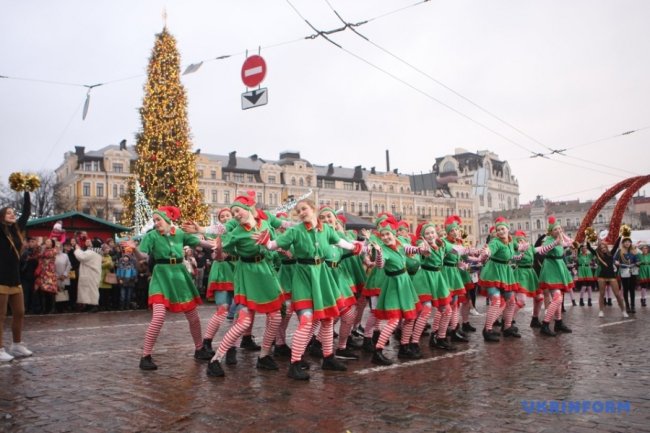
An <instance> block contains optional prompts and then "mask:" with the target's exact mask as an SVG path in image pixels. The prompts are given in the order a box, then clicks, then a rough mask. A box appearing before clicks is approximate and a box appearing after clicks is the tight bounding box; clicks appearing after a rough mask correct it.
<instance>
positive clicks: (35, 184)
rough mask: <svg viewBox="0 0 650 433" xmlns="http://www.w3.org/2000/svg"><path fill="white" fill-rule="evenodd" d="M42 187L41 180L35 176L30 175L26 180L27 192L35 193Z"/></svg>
mask: <svg viewBox="0 0 650 433" xmlns="http://www.w3.org/2000/svg"><path fill="white" fill-rule="evenodd" d="M40 186H41V179H39V177H38V176H36V175H35V174H30V175H29V176H27V177H26V178H25V189H26V190H27V191H30V192H32V191H34V190H36V189H38V188H39V187H40Z"/></svg>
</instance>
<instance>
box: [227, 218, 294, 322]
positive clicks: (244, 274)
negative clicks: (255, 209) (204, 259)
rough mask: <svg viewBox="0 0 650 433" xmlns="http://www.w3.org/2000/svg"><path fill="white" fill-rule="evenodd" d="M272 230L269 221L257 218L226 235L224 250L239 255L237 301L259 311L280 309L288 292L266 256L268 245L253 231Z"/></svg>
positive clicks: (235, 280)
mask: <svg viewBox="0 0 650 433" xmlns="http://www.w3.org/2000/svg"><path fill="white" fill-rule="evenodd" d="M265 230H269V232H270V231H271V230H270V226H269V223H268V221H266V220H259V219H256V220H255V226H254V227H251V226H250V225H248V224H238V225H237V226H235V228H234V229H232V230H231V231H228V232H227V233H225V234H223V235H222V239H223V250H224V251H225V252H227V253H228V254H231V255H236V256H238V257H239V261H238V262H237V265H236V266H235V272H234V275H233V283H234V286H235V303H236V304H240V305H244V306H246V307H247V308H248V309H249V310H252V311H256V312H259V313H263V314H266V313H271V312H273V311H279V310H280V308H281V307H282V302H283V300H284V295H283V293H282V289H281V288H280V282H279V280H278V276H277V273H276V272H275V269H273V267H272V265H271V263H270V262H269V261H268V260H267V258H266V249H264V248H263V247H261V246H260V245H258V244H257V243H256V241H255V239H253V237H252V235H253V234H254V233H257V232H261V231H265Z"/></svg>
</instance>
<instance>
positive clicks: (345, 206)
mask: <svg viewBox="0 0 650 433" xmlns="http://www.w3.org/2000/svg"><path fill="white" fill-rule="evenodd" d="M347 211H348V202H347V201H344V202H343V212H347Z"/></svg>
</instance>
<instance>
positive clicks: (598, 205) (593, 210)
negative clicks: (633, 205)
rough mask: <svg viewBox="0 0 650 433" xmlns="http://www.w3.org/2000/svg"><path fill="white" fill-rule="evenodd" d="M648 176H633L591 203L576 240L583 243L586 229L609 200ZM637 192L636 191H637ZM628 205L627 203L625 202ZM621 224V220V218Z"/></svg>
mask: <svg viewBox="0 0 650 433" xmlns="http://www.w3.org/2000/svg"><path fill="white" fill-rule="evenodd" d="M644 177H646V176H635V177H631V178H629V179H625V180H622V181H620V182H619V183H617V184H616V185H614V186H613V187H611V188H610V189H608V190H607V191H605V192H604V193H603V195H601V196H600V197H599V198H598V200H596V201H595V202H594V204H592V205H591V207H590V208H589V211H588V212H587V214H586V215H585V217H584V218H583V219H582V224H580V228H579V229H578V233H576V237H575V240H576V242H578V243H582V242H584V240H585V230H586V229H587V227H590V226H591V224H592V223H593V221H594V219H595V218H596V215H598V212H600V210H601V209H602V208H603V207H604V206H605V205H606V204H607V202H609V201H610V200H611V199H612V198H614V196H616V194H618V193H619V192H621V191H623V190H624V189H626V188H628V187H630V186H631V185H633V184H634V183H635V182H636V181H637V180H639V179H641V178H644ZM635 192H636V191H635ZM628 201H629V199H628ZM625 206H627V203H626V204H625ZM623 209H625V207H623ZM619 225H620V220H619ZM616 234H618V228H617V229H616Z"/></svg>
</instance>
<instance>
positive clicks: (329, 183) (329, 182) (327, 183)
mask: <svg viewBox="0 0 650 433" xmlns="http://www.w3.org/2000/svg"><path fill="white" fill-rule="evenodd" d="M325 188H330V189H334V181H333V180H326V181H325Z"/></svg>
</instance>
